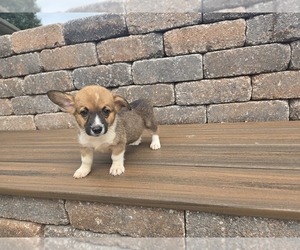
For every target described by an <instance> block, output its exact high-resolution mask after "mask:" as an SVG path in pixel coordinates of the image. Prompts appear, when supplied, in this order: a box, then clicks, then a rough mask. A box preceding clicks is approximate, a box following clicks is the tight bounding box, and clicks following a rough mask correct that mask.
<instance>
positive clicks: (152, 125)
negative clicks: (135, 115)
mask: <svg viewBox="0 0 300 250" xmlns="http://www.w3.org/2000/svg"><path fill="white" fill-rule="evenodd" d="M146 128H147V129H149V130H150V131H151V134H152V141H151V144H150V148H151V149H153V150H157V149H160V148H161V144H160V139H159V135H158V125H157V121H156V119H155V117H154V115H152V116H151V117H150V118H149V119H147V121H146Z"/></svg>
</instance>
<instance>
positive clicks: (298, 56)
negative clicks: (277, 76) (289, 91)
mask: <svg viewBox="0 0 300 250" xmlns="http://www.w3.org/2000/svg"><path fill="white" fill-rule="evenodd" d="M291 48H292V58H291V64H290V68H291V69H300V41H297V42H293V43H291Z"/></svg>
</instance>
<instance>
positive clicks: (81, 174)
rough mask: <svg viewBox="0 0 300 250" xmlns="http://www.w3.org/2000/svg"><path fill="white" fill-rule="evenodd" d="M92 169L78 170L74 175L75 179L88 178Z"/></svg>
mask: <svg viewBox="0 0 300 250" xmlns="http://www.w3.org/2000/svg"><path fill="white" fill-rule="evenodd" d="M90 171H91V170H90V169H87V168H78V169H77V170H76V172H75V173H74V175H73V177H74V178H75V179H80V178H84V177H86V176H87V175H88V174H89V173H90Z"/></svg>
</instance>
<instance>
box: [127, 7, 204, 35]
mask: <svg viewBox="0 0 300 250" xmlns="http://www.w3.org/2000/svg"><path fill="white" fill-rule="evenodd" d="M201 21H202V14H201V13H161V12H158V13H151V12H145V13H143V12H132V13H128V14H127V17H126V22H127V26H128V31H129V33H130V34H133V35H136V34H145V33H150V32H160V31H165V30H169V29H173V28H179V27H184V26H189V25H195V24H199V23H201Z"/></svg>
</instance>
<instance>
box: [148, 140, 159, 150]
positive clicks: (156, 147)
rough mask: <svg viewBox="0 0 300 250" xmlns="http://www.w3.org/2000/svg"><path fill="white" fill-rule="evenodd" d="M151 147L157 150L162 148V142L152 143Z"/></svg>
mask: <svg viewBox="0 0 300 250" xmlns="http://www.w3.org/2000/svg"><path fill="white" fill-rule="evenodd" d="M150 148H151V149H153V150H157V149H160V148H161V145H160V143H153V142H152V143H151V144H150Z"/></svg>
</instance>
